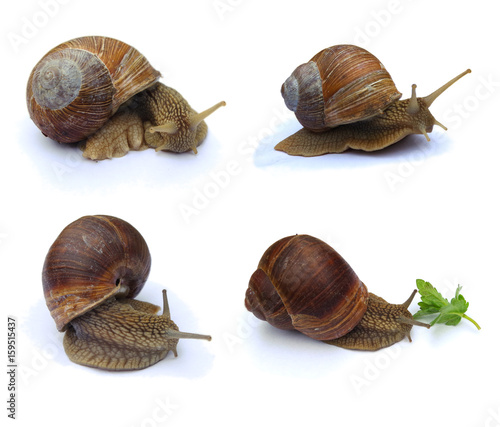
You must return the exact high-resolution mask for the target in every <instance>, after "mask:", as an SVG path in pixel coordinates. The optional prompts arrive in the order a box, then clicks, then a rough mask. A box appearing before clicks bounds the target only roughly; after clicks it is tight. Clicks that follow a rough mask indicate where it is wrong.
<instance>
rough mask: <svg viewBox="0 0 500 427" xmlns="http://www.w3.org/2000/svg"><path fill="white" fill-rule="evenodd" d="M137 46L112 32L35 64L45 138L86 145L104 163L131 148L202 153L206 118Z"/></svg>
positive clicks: (34, 93)
mask: <svg viewBox="0 0 500 427" xmlns="http://www.w3.org/2000/svg"><path fill="white" fill-rule="evenodd" d="M160 77H161V74H160V72H159V71H157V70H155V69H154V68H153V67H152V66H151V65H150V63H149V62H148V60H147V59H146V58H145V57H144V56H143V55H142V54H141V53H140V52H138V51H137V50H136V49H134V48H133V47H132V46H129V45H128V44H126V43H123V42H121V41H119V40H115V39H113V38H110V37H99V36H88V37H79V38H76V39H73V40H69V41H67V42H65V43H62V44H60V45H58V46H56V47H55V48H53V49H52V50H50V51H49V52H48V53H47V54H46V55H45V56H44V57H43V58H42V59H41V60H40V61H39V62H38V64H37V65H36V66H35V67H34V69H33V71H32V72H31V75H30V77H29V80H28V85H27V89H26V101H27V104H28V111H29V114H30V117H31V119H32V120H33V121H34V122H35V124H36V125H37V126H38V128H39V129H40V130H41V131H42V133H43V134H44V135H45V136H48V137H50V138H52V139H53V140H55V141H57V142H60V143H72V142H80V141H83V143H81V146H80V148H81V149H82V151H83V156H84V157H86V158H89V159H92V160H102V159H108V158H112V157H121V156H124V155H125V154H126V153H127V152H128V151H130V150H144V149H146V148H149V147H150V148H154V149H155V150H156V151H160V150H164V151H173V152H179V153H181V152H186V151H191V150H192V151H193V152H195V153H196V152H197V147H198V146H199V145H200V144H201V142H202V141H203V140H204V139H205V137H206V135H207V125H206V123H205V121H204V119H205V118H206V117H207V116H209V115H210V114H211V113H213V112H214V111H215V110H217V109H218V108H219V107H221V106H224V105H226V104H225V102H224V101H222V102H219V103H218V104H216V105H214V106H213V107H211V108H209V109H207V110H205V111H203V112H202V113H197V112H196V111H195V110H193V109H192V108H191V106H190V105H189V104H188V102H187V101H186V100H185V99H184V98H183V97H182V96H181V95H180V94H179V93H178V92H177V91H176V90H174V89H172V88H170V87H168V86H165V85H164V84H162V83H159V82H158V80H159V78H160Z"/></svg>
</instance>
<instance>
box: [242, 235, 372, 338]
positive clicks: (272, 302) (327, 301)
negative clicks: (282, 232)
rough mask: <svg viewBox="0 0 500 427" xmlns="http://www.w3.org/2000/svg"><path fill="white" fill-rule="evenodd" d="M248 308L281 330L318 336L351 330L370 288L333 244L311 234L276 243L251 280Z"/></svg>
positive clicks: (328, 336)
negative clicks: (328, 243)
mask: <svg viewBox="0 0 500 427" xmlns="http://www.w3.org/2000/svg"><path fill="white" fill-rule="evenodd" d="M245 306H246V308H247V309H248V310H249V311H251V312H252V313H253V314H254V315H255V316H256V317H257V318H259V319H261V320H266V321H267V322H269V323H270V324H271V325H273V326H275V327H277V328H280V329H290V330H291V329H296V330H298V331H300V332H302V333H303V334H305V335H308V336H309V337H311V338H314V339H316V340H333V339H336V338H339V337H341V336H343V335H345V334H347V333H348V332H349V331H351V330H352V329H353V328H354V327H355V326H356V325H357V324H358V323H359V321H360V320H361V318H362V317H363V315H364V313H365V311H366V309H367V307H368V291H367V288H366V286H365V285H364V284H363V283H362V282H361V280H359V278H358V276H357V275H356V273H355V272H354V271H353V270H352V268H351V267H350V266H349V264H347V262H346V261H345V260H344V259H343V258H342V257H341V256H340V255H339V254H338V253H337V252H336V251H335V250H334V249H333V248H331V247H330V246H329V245H327V244H326V243H324V242H323V241H321V240H319V239H317V238H315V237H311V236H308V235H295V236H289V237H285V238H283V239H280V240H278V241H277V242H276V243H274V244H273V245H271V246H270V247H269V248H268V249H267V251H266V252H265V253H264V255H263V256H262V258H261V260H260V262H259V265H258V268H257V270H256V271H255V272H254V273H253V275H252V277H251V278H250V283H249V286H248V289H247V291H246V297H245Z"/></svg>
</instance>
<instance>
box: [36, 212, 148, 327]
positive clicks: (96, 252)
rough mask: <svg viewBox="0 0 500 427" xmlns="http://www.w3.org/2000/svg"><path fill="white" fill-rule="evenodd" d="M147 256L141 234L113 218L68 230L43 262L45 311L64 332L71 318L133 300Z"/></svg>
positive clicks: (85, 221)
mask: <svg viewBox="0 0 500 427" xmlns="http://www.w3.org/2000/svg"><path fill="white" fill-rule="evenodd" d="M150 268H151V255H150V253H149V249H148V246H147V244H146V242H145V240H144V238H143V237H142V236H141V234H140V233H139V232H138V231H137V230H136V229H135V228H134V227H133V226H132V225H130V224H129V223H128V222H126V221H123V220H121V219H119V218H115V217H111V216H104V215H98V216H85V217H82V218H80V219H78V220H76V221H74V222H73V223H71V224H69V225H68V226H67V227H66V228H65V229H64V230H63V231H62V232H61V234H60V235H59V236H58V237H57V239H56V240H55V242H54V243H53V244H52V246H51V247H50V249H49V252H48V253H47V256H46V258H45V263H44V266H43V272H42V282H43V289H44V295H45V300H46V303H47V307H48V308H49V311H50V313H51V315H52V317H53V318H54V321H55V322H56V326H57V329H58V330H59V331H64V330H65V329H66V327H67V325H68V323H69V322H70V321H71V320H72V319H74V318H75V317H78V316H80V315H81V314H83V313H85V312H87V311H89V310H91V309H92V308H93V307H95V306H96V305H99V304H101V303H102V302H104V301H105V300H106V299H107V298H109V297H110V296H113V295H114V296H115V297H123V298H134V297H135V296H136V295H137V294H138V293H139V292H140V290H141V289H142V287H143V286H144V283H145V282H146V280H147V278H148V275H149V271H150Z"/></svg>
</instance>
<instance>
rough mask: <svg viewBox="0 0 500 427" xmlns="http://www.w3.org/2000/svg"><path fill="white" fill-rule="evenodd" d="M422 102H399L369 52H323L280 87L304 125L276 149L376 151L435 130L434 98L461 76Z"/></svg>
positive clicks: (306, 153)
mask: <svg viewBox="0 0 500 427" xmlns="http://www.w3.org/2000/svg"><path fill="white" fill-rule="evenodd" d="M468 73H470V70H466V71H464V72H463V73H461V74H460V75H458V76H457V77H455V78H454V79H452V80H450V81H449V82H448V83H446V84H445V85H443V86H442V87H440V88H439V89H437V90H436V91H434V92H433V93H431V94H430V95H428V96H426V97H422V98H417V96H416V85H413V86H412V96H411V98H409V99H405V100H400V98H401V93H400V92H399V91H398V90H397V89H396V86H395V84H394V82H393V81H392V78H391V76H390V75H389V73H388V72H387V70H386V69H385V67H384V66H383V64H382V63H381V62H380V61H379V60H378V59H377V58H376V57H375V56H373V55H372V54H371V53H369V52H368V51H366V50H365V49H362V48H360V47H357V46H353V45H337V46H332V47H330V48H327V49H324V50H322V51H321V52H319V53H318V54H316V55H315V56H314V57H313V58H311V60H310V61H309V62H307V63H306V64H302V65H300V66H299V67H297V68H296V69H295V71H294V72H293V73H292V75H291V76H290V77H289V78H288V79H287V80H286V81H285V83H283V85H282V88H281V93H282V95H283V98H284V100H285V104H286V105H287V107H288V108H289V109H290V110H292V111H293V112H294V113H295V115H296V117H297V119H298V120H299V122H300V123H301V124H302V125H303V126H304V127H303V128H302V129H301V130H299V131H298V132H296V133H295V134H293V135H291V136H289V137H288V138H286V139H284V140H283V141H281V142H280V143H279V144H277V145H276V147H275V149H276V150H279V151H284V152H286V153H288V154H290V155H301V156H306V157H309V156H319V155H322V154H327V153H341V152H344V151H346V150H348V149H355V150H363V151H375V150H380V149H383V148H385V147H388V146H390V145H392V144H394V143H396V142H398V141H400V140H401V139H403V138H404V137H405V136H407V135H410V134H423V135H424V136H425V137H426V139H427V140H428V141H430V138H429V136H428V133H430V132H432V129H433V126H434V125H438V126H441V127H442V128H443V129H445V130H446V127H445V126H443V125H442V124H441V123H439V122H438V121H437V120H436V119H435V118H434V116H433V115H432V114H431V112H430V111H429V107H430V106H431V104H432V103H433V102H434V101H435V99H436V98H437V97H438V96H439V95H441V94H442V93H443V92H444V91H445V90H446V89H448V88H449V87H450V86H451V85H452V84H453V83H455V82H456V81H457V80H459V79H460V78H461V77H463V76H464V75H466V74H468Z"/></svg>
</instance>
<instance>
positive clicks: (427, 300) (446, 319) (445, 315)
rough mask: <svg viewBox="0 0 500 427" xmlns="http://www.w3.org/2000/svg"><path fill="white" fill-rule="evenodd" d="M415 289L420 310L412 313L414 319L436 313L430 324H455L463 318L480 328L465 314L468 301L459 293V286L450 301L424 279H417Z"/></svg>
mask: <svg viewBox="0 0 500 427" xmlns="http://www.w3.org/2000/svg"><path fill="white" fill-rule="evenodd" d="M417 289H418V292H419V293H420V296H421V299H422V300H421V301H420V302H419V303H418V305H419V307H420V310H419V311H417V312H416V313H415V314H414V315H413V317H414V318H415V319H416V318H418V317H423V316H428V315H433V314H437V317H435V318H434V320H433V321H432V322H431V323H430V325H431V326H432V325H435V324H436V323H444V324H445V325H452V326H455V325H458V323H459V322H460V321H461V320H462V318H464V319H467V320H469V321H470V322H472V323H473V324H474V326H476V328H477V329H481V327H480V326H479V325H478V324H477V323H476V322H475V321H474V320H473V319H471V318H470V317H469V316H467V315H466V314H465V312H466V311H467V309H468V308H469V303H468V302H467V301H466V300H465V298H464V297H463V295H462V294H460V291H461V289H462V287H461V286H458V288H457V290H456V292H455V297H454V298H452V299H451V301H448V300H447V299H446V298H444V297H443V296H442V295H441V294H440V293H439V292H438V291H437V289H436V288H435V287H434V286H432V285H431V284H430V283H429V282H426V281H425V280H422V279H417Z"/></svg>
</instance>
